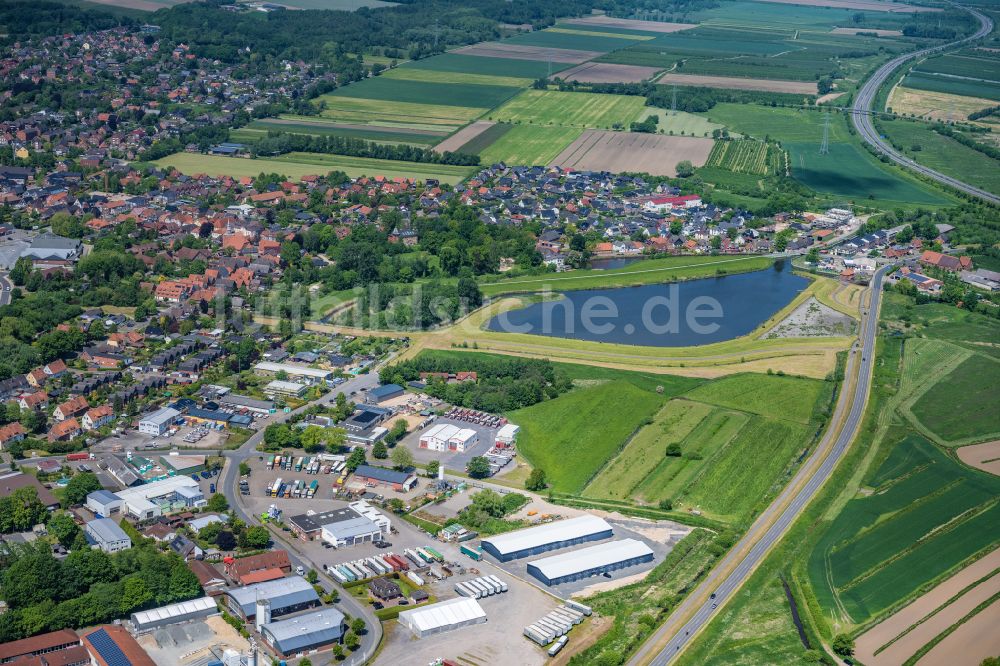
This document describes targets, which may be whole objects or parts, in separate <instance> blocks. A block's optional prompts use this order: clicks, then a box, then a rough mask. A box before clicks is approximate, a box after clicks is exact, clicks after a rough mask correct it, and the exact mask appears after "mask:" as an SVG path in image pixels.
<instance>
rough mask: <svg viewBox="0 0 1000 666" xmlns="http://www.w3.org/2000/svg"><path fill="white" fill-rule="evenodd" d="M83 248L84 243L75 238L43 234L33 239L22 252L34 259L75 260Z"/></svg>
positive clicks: (22, 254)
mask: <svg viewBox="0 0 1000 666" xmlns="http://www.w3.org/2000/svg"><path fill="white" fill-rule="evenodd" d="M82 250H83V243H81V242H80V241H79V240H77V239H75V238H64V237H62V236H55V235H53V234H41V235H40V236H36V237H35V239H34V240H32V241H31V245H29V246H28V247H27V248H25V249H24V250H23V251H22V252H21V256H22V257H27V258H28V259H32V260H34V261H39V260H42V261H44V260H50V261H51V260H58V261H75V260H76V259H78V258H79V257H80V253H81V252H82Z"/></svg>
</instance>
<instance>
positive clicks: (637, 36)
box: [536, 24, 656, 42]
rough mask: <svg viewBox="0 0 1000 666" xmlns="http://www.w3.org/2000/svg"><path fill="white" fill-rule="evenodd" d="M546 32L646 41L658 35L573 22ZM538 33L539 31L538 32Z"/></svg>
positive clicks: (548, 29)
mask: <svg viewBox="0 0 1000 666" xmlns="http://www.w3.org/2000/svg"><path fill="white" fill-rule="evenodd" d="M544 32H545V33H546V34H550V35H551V34H557V35H582V36H584V37H601V38H605V39H606V38H609V37H610V38H613V39H627V40H629V41H640V42H642V41H645V40H647V39H656V35H648V34H645V33H641V32H627V33H626V32H620V31H619V32H615V31H613V30H608V29H603V30H600V29H599V30H587V29H586V28H584V27H580V26H574V25H571V24H567V25H558V26H555V27H552V28H546V29H545V31H544ZM536 34H537V33H536Z"/></svg>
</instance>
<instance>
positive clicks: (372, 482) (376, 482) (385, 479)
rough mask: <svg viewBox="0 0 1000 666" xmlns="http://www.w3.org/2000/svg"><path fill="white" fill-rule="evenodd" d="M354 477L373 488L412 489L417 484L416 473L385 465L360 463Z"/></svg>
mask: <svg viewBox="0 0 1000 666" xmlns="http://www.w3.org/2000/svg"><path fill="white" fill-rule="evenodd" d="M354 478H355V479H356V480H358V481H360V482H361V483H363V484H365V485H366V486H371V487H372V488H375V487H378V486H387V487H390V488H392V489H393V490H410V489H411V488H413V486H415V485H417V477H416V475H415V474H410V473H408V472H398V471H396V470H394V469H386V468H384V467H372V466H371V465H359V466H358V468H357V469H356V470H354Z"/></svg>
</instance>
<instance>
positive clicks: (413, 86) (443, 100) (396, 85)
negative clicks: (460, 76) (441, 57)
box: [329, 76, 519, 109]
mask: <svg viewBox="0 0 1000 666" xmlns="http://www.w3.org/2000/svg"><path fill="white" fill-rule="evenodd" d="M518 91H519V88H518V87H514V86H504V85H476V84H471V83H447V82H443V81H439V82H436V83H435V82H431V81H411V80H405V79H398V78H395V79H393V78H388V77H382V76H377V77H375V78H371V79H364V80H363V81H358V82H356V83H352V84H350V85H346V86H343V87H342V88H337V89H336V90H335V91H334V92H332V93H330V95H329V96H330V97H348V98H354V99H365V100H383V101H385V102H390V103H392V102H405V103H409V104H445V105H449V106H460V107H469V108H475V109H483V108H485V109H491V108H493V107H495V106H497V105H499V104H501V103H503V102H504V101H506V100H507V99H509V98H510V97H512V96H514V95H515V94H516V93H517V92H518ZM388 106H390V107H391V106H392V104H389V105H388Z"/></svg>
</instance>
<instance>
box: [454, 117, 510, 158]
mask: <svg viewBox="0 0 1000 666" xmlns="http://www.w3.org/2000/svg"><path fill="white" fill-rule="evenodd" d="M484 122H490V121H488V120H487V121H484ZM512 127H514V126H513V125H504V124H503V123H495V124H493V125H490V127H489V128H487V129H486V130H485V131H483V132H480V133H479V134H477V135H476V136H475V137H474V138H472V139H470V140H469V141H468V142H466V143H465V144H463V145H462V146H461V147H460V151H461V152H463V153H469V154H472V155H480V154H481V153H482V152H483V151H484V150H486V149H487V148H488V147H489V146H492V145H493V144H494V143H495V142H496V141H498V140H499V139H500V137H502V136H503V135H504V134H506V133H507V132H509V131H510V130H511V128H512Z"/></svg>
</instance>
